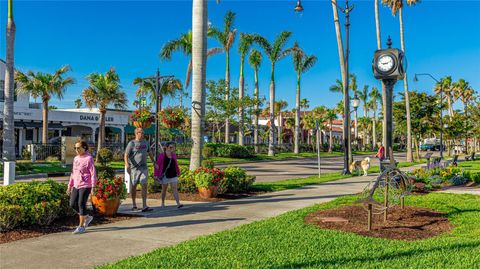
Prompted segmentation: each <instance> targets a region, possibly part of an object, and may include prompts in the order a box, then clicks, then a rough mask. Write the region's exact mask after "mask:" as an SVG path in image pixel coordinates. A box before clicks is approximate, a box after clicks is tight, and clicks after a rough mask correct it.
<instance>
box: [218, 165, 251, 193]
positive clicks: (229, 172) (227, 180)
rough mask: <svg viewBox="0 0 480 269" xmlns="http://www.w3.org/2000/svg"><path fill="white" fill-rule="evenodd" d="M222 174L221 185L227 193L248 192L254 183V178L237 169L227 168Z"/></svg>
mask: <svg viewBox="0 0 480 269" xmlns="http://www.w3.org/2000/svg"><path fill="white" fill-rule="evenodd" d="M224 172H225V176H224V179H223V181H222V185H223V187H224V188H225V192H228V193H237V192H243V191H248V190H249V189H250V187H251V186H252V185H253V183H254V182H255V177H254V176H248V175H247V171H245V170H244V169H242V168H239V167H227V168H225V169H224Z"/></svg>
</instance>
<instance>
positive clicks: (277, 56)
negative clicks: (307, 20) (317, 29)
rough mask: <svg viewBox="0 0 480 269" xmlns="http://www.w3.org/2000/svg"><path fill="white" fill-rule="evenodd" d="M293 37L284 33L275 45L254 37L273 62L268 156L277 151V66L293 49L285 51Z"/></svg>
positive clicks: (278, 37) (256, 36) (258, 36)
mask: <svg viewBox="0 0 480 269" xmlns="http://www.w3.org/2000/svg"><path fill="white" fill-rule="evenodd" d="M291 35H292V33H291V32H287V31H283V32H281V33H280V34H279V35H277V37H276V38H275V40H274V42H273V43H270V42H268V41H267V39H265V38H264V37H262V36H260V35H254V37H253V38H254V41H255V42H256V43H258V44H259V45H260V46H261V47H262V48H263V50H264V51H265V55H267V57H268V58H269V59H270V62H271V75H270V122H271V124H270V130H269V140H268V156H274V155H275V150H274V148H273V143H274V140H275V133H274V131H273V130H274V128H275V123H274V105H275V64H276V63H277V62H278V61H279V60H281V59H282V58H284V57H285V56H287V55H288V54H290V53H291V52H292V50H293V48H287V49H285V46H286V44H287V42H288V40H289V38H290V36H291Z"/></svg>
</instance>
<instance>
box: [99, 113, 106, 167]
mask: <svg viewBox="0 0 480 269" xmlns="http://www.w3.org/2000/svg"><path fill="white" fill-rule="evenodd" d="M99 111H100V119H99V127H98V139H97V157H96V162H98V161H99V154H98V153H99V152H100V149H102V148H103V144H105V113H107V110H106V109H105V108H100V109H99Z"/></svg>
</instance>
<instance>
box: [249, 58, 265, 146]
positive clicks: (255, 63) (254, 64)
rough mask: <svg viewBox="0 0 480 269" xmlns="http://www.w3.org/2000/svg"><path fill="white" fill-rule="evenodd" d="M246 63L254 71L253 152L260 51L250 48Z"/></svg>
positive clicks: (256, 134) (256, 121)
mask: <svg viewBox="0 0 480 269" xmlns="http://www.w3.org/2000/svg"><path fill="white" fill-rule="evenodd" d="M248 63H249V64H250V65H251V66H252V68H253V72H254V77H255V92H254V98H255V103H254V107H253V109H254V110H255V113H254V121H255V124H254V126H255V127H254V129H253V144H255V146H254V147H255V153H258V145H257V144H258V115H259V113H260V111H259V108H258V106H259V97H258V95H259V89H258V68H259V67H260V65H261V64H262V54H261V53H260V51H258V50H256V49H252V51H251V52H250V57H249V58H248Z"/></svg>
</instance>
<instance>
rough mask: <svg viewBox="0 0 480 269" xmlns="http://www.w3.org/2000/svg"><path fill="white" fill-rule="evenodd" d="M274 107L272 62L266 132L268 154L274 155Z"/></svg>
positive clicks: (273, 70)
mask: <svg viewBox="0 0 480 269" xmlns="http://www.w3.org/2000/svg"><path fill="white" fill-rule="evenodd" d="M274 107H275V65H274V64H273V63H272V74H271V80H270V130H269V134H268V156H274V155H275V149H274V147H273V143H274V141H275V132H274V129H275V118H274Z"/></svg>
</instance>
